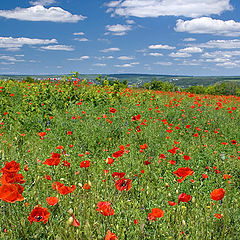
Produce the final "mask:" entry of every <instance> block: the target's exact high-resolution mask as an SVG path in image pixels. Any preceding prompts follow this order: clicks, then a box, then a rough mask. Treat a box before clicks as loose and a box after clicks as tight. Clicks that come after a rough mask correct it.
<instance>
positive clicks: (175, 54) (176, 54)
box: [168, 52, 192, 58]
mask: <svg viewBox="0 0 240 240" xmlns="http://www.w3.org/2000/svg"><path fill="white" fill-rule="evenodd" d="M168 56H170V57H175V58H184V57H191V56H192V55H191V54H189V53H186V52H176V53H173V52H172V53H170V54H169V55H168Z"/></svg>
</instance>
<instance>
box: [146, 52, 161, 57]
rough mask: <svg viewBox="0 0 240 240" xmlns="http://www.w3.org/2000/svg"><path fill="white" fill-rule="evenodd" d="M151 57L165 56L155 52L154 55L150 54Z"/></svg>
mask: <svg viewBox="0 0 240 240" xmlns="http://www.w3.org/2000/svg"><path fill="white" fill-rule="evenodd" d="M149 55H150V56H153V57H160V56H163V54H161V53H156V52H154V53H149Z"/></svg>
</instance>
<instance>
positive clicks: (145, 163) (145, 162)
mask: <svg viewBox="0 0 240 240" xmlns="http://www.w3.org/2000/svg"><path fill="white" fill-rule="evenodd" d="M143 164H144V165H149V164H151V162H149V161H148V160H146V161H144V162H143Z"/></svg>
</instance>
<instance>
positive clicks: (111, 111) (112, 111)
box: [109, 108, 117, 113]
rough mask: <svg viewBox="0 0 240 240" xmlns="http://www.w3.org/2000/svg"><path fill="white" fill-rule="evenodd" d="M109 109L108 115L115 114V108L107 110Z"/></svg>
mask: <svg viewBox="0 0 240 240" xmlns="http://www.w3.org/2000/svg"><path fill="white" fill-rule="evenodd" d="M109 109H110V110H109V112H110V113H115V112H116V111H117V110H116V109H115V108H109Z"/></svg>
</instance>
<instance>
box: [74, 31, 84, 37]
mask: <svg viewBox="0 0 240 240" xmlns="http://www.w3.org/2000/svg"><path fill="white" fill-rule="evenodd" d="M73 35H75V36H79V35H80V36H82V35H85V33H84V32H75V33H73Z"/></svg>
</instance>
